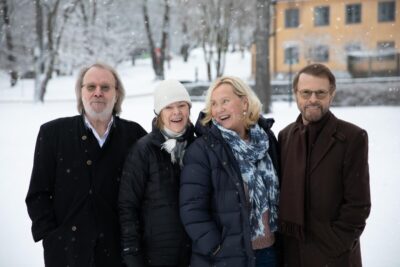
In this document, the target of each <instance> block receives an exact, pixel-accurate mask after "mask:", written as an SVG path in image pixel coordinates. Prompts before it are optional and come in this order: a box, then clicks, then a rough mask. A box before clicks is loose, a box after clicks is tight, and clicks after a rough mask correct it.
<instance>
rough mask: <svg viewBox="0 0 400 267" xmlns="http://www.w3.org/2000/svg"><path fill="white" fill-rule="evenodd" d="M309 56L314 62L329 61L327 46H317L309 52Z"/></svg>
mask: <svg viewBox="0 0 400 267" xmlns="http://www.w3.org/2000/svg"><path fill="white" fill-rule="evenodd" d="M309 55H310V58H311V60H312V61H314V62H328V61H329V47H328V46H327V45H317V46H314V47H312V48H310V50H309Z"/></svg>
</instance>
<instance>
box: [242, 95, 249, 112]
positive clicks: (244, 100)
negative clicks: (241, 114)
mask: <svg viewBox="0 0 400 267" xmlns="http://www.w3.org/2000/svg"><path fill="white" fill-rule="evenodd" d="M242 105H243V111H246V112H247V110H249V99H248V98H247V96H243V97H242Z"/></svg>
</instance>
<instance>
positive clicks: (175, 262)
mask: <svg viewBox="0 0 400 267" xmlns="http://www.w3.org/2000/svg"><path fill="white" fill-rule="evenodd" d="M183 138H184V139H185V140H186V141H187V143H188V144H187V145H189V144H190V143H191V142H192V141H193V140H194V131H193V125H191V126H190V127H189V128H188V129H187V131H186V133H185V135H184V137H183ZM164 142H165V138H164V136H163V135H162V133H161V132H160V130H159V129H157V128H154V129H153V131H152V132H151V133H149V134H148V135H146V136H144V137H143V138H141V139H140V140H139V141H138V142H137V143H136V144H135V145H134V146H133V147H132V149H131V151H130V153H129V155H128V157H127V159H126V161H125V165H124V170H123V175H122V181H121V187H120V193H119V210H120V222H121V230H122V237H121V239H122V240H121V241H122V249H123V261H124V263H125V264H126V265H127V266H132V267H140V266H182V267H183V266H189V263H190V251H191V249H190V243H191V242H190V239H189V237H188V236H187V234H186V232H185V230H184V228H183V225H182V223H181V221H180V217H179V181H180V173H181V170H180V166H179V163H172V162H171V155H170V154H169V153H168V152H166V151H165V150H163V149H162V148H161V146H162V144H163V143H164Z"/></svg>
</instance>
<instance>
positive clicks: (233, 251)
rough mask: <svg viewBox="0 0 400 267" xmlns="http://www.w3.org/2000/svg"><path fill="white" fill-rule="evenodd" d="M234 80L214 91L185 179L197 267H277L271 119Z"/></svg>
mask: <svg viewBox="0 0 400 267" xmlns="http://www.w3.org/2000/svg"><path fill="white" fill-rule="evenodd" d="M260 112H261V103H260V101H259V99H258V98H257V96H256V95H255V94H254V92H253V91H252V90H251V89H250V88H249V86H247V85H246V84H245V83H244V82H243V81H242V80H240V79H239V78H236V77H229V76H226V77H221V78H219V79H217V80H216V81H215V82H214V84H213V85H212V86H211V87H210V88H209V89H208V92H207V96H206V107H205V109H204V112H202V113H201V115H200V117H199V120H198V122H197V123H196V133H197V134H198V135H201V137H199V138H198V139H197V140H196V141H195V142H194V143H193V144H192V145H191V146H190V147H189V149H188V151H187V153H186V155H185V158H184V168H183V171H182V174H181V190H180V211H181V219H182V221H183V224H184V226H185V229H186V231H187V233H188V234H189V236H190V238H191V239H192V260H191V266H192V267H197V266H199V267H200V266H201V267H203V266H211V265H212V266H230V267H235V266H241V267H242V266H277V264H278V256H277V249H276V246H275V232H276V230H277V216H278V199H279V182H278V176H277V173H278V171H277V167H278V163H277V160H278V155H277V141H276V138H275V136H274V134H273V133H272V131H271V126H272V124H273V120H272V119H265V118H263V117H262V116H261V114H260Z"/></svg>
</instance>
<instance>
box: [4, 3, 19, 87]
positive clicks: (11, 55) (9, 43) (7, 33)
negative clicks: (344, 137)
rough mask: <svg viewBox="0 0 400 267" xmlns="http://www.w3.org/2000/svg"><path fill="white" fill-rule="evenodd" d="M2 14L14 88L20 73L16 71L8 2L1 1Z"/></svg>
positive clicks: (9, 67)
mask: <svg viewBox="0 0 400 267" xmlns="http://www.w3.org/2000/svg"><path fill="white" fill-rule="evenodd" d="M0 5H1V13H2V14H3V16H2V17H3V22H4V31H5V41H6V46H7V54H8V55H7V61H8V64H7V65H8V69H9V73H10V85H11V86H12V87H13V86H15V85H16V84H17V81H18V72H17V71H16V70H15V66H16V58H15V56H14V51H13V50H14V43H13V40H12V34H11V22H10V14H9V5H8V2H7V0H0Z"/></svg>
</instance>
